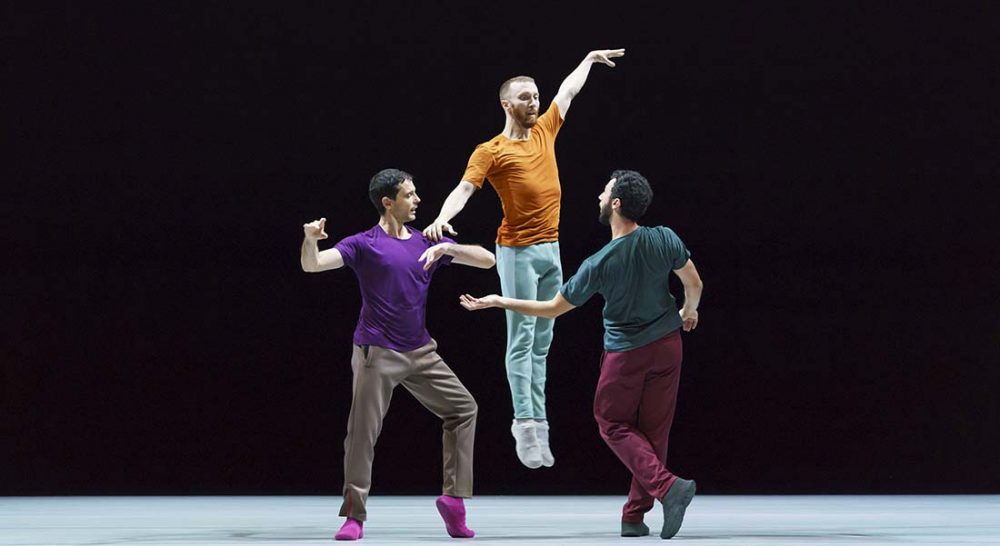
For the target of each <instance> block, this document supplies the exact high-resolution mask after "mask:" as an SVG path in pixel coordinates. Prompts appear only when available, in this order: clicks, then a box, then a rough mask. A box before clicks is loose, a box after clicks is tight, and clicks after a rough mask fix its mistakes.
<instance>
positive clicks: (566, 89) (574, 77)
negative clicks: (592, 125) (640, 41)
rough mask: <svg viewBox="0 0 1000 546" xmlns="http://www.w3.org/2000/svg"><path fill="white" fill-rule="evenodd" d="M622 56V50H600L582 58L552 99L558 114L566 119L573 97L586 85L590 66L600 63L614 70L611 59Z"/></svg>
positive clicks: (613, 63) (623, 51) (623, 52)
mask: <svg viewBox="0 0 1000 546" xmlns="http://www.w3.org/2000/svg"><path fill="white" fill-rule="evenodd" d="M624 55H625V50H624V49H601V50H597V51H591V52H590V53H588V54H587V56H586V57H584V59H583V62H581V63H580V64H579V66H577V67H576V68H575V69H573V71H572V72H570V73H569V76H566V79H565V80H563V82H562V84H561V85H560V86H559V92H558V93H556V96H555V98H553V99H552V102H555V103H556V106H558V107H559V114H560V115H561V116H562V118H563V119H566V112H569V103H571V102H573V97H575V96H576V94H577V93H579V92H580V90H581V89H583V84H585V83H587V75H589V74H590V65H592V64H594V63H602V64H606V65H608V66H610V67H612V68H614V66H615V62H614V61H612V60H611V59H614V58H616V57H622V56H624Z"/></svg>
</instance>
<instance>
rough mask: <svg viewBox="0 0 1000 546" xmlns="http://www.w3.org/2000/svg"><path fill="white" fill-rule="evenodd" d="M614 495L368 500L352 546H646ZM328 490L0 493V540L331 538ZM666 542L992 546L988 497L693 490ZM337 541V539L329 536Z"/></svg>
mask: <svg viewBox="0 0 1000 546" xmlns="http://www.w3.org/2000/svg"><path fill="white" fill-rule="evenodd" d="M622 501H623V498H622V497H559V496H552V497H542V496H533V497H514V496H509V497H508V496H504V497H489V496H482V497H476V498H475V499H472V500H471V501H469V502H468V503H467V508H468V511H469V524H470V527H471V528H473V529H475V531H476V532H477V536H476V538H474V539H471V540H456V539H451V538H448V536H447V535H446V534H445V532H444V526H443V525H442V523H441V521H440V519H439V518H438V514H437V512H436V510H435V509H434V497H406V496H400V497H396V496H379V497H372V498H371V499H370V501H369V509H368V514H369V520H368V523H367V524H366V525H365V538H364V539H362V541H361V542H360V544H363V545H368V546H372V545H376V544H437V543H441V544H444V543H451V544H455V543H456V542H477V543H486V544H490V545H500V544H518V545H528V544H543V545H544V544H652V543H654V542H655V541H660V538H659V537H658V536H655V532H656V531H658V527H659V525H660V524H661V523H662V516H661V514H660V512H659V507H657V508H655V509H654V511H653V512H651V513H650V514H649V516H647V518H646V522H647V523H648V524H649V525H650V527H651V528H653V530H654V535H653V536H649V537H643V538H621V537H619V536H618V531H619V528H618V525H619V523H618V521H619V520H618V516H619V509H620V507H621V503H622ZM338 508H339V499H338V498H335V497H0V544H3V545H8V544H17V545H44V546H61V545H66V544H74V545H75V544H81V545H82V544H85V545H101V544H114V545H119V544H124V545H129V544H135V545H140V546H158V545H171V546H193V545H197V546H208V545H219V546H230V545H257V546H260V545H265V546H266V545H272V544H283V545H310V544H334V542H333V540H332V537H333V534H334V533H335V532H336V530H337V528H338V527H339V526H340V523H341V522H342V519H341V518H339V517H337V510H338ZM673 541H675V542H676V541H682V542H689V541H690V543H691V544H696V545H698V546H702V545H704V546H707V545H711V544H781V545H783V544H915V543H919V544H1000V495H989V496H958V495H955V496H952V495H948V496H711V495H701V496H698V497H695V499H694V501H693V502H692V503H691V507H690V508H689V509H688V515H687V518H685V521H684V526H683V527H682V528H681V531H680V533H679V534H678V535H677V536H676V537H675V538H674V539H673ZM340 544H344V543H340Z"/></svg>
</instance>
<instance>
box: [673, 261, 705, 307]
mask: <svg viewBox="0 0 1000 546" xmlns="http://www.w3.org/2000/svg"><path fill="white" fill-rule="evenodd" d="M674 273H675V274H676V275H677V276H678V277H680V279H681V283H683V284H684V309H687V310H690V311H697V310H698V304H699V303H701V292H702V289H703V288H704V287H705V285H704V283H702V282H701V276H699V275H698V269H697V268H695V266H694V262H692V261H691V260H688V261H687V263H686V264H684V267H682V268H680V269H675V270H674Z"/></svg>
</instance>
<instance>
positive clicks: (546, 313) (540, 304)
mask: <svg viewBox="0 0 1000 546" xmlns="http://www.w3.org/2000/svg"><path fill="white" fill-rule="evenodd" d="M458 302H459V303H461V304H462V307H465V308H466V309H468V310H469V311H478V310H480V309H488V308H490V307H499V308H500V309H508V310H510V311H514V312H515V313H521V314H522V315H531V316H533V317H543V318H556V317H558V316H559V315H561V314H563V313H565V312H567V311H570V310H572V309H575V308H576V306H575V305H573V304H572V303H570V302H568V301H566V298H564V297H563V295H562V294H556V297H554V298H552V299H551V300H549V301H532V300H518V299H514V298H505V297H503V296H498V295H496V294H490V295H489V296H483V297H481V298H474V297H472V296H470V295H468V294H463V295H461V296H459V298H458Z"/></svg>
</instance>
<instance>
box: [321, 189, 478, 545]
mask: <svg viewBox="0 0 1000 546" xmlns="http://www.w3.org/2000/svg"><path fill="white" fill-rule="evenodd" d="M368 196H369V198H370V199H371V201H372V204H373V205H375V209H376V210H377V211H378V212H379V215H380V216H381V218H380V220H379V222H378V224H377V225H375V226H374V227H372V228H371V229H369V230H367V231H363V232H361V233H358V234H356V235H351V236H350V237H346V238H344V239H342V240H341V241H340V242H338V243H337V244H336V245H334V247H333V248H330V249H327V250H324V251H322V252H320V250H319V248H318V245H317V241H319V240H320V239H326V238H327V235H326V232H325V231H324V228H325V226H326V219H325V218H321V219H319V220H316V221H314V222H310V223H308V224H305V225H304V226H303V229H304V231H305V239H304V240H303V241H302V269H303V270H304V271H307V272H319V271H326V270H328V269H338V268H340V267H343V266H345V265H346V266H348V267H350V268H351V269H353V270H354V273H355V274H356V275H357V277H358V284H359V285H360V287H361V297H362V304H361V315H360V317H359V318H358V325H357V328H356V329H355V330H354V351H353V356H352V358H351V368H352V370H353V372H354V383H353V386H352V394H353V398H352V400H351V413H350V416H349V417H348V419H347V438H346V439H345V440H344V502H343V504H342V505H341V508H340V515H341V516H345V517H347V521H346V522H344V525H343V526H342V527H341V528H340V531H339V532H337V535H336V537H335V538H336V539H337V540H357V539H359V538H362V537H364V521H365V520H366V519H367V516H368V514H367V511H366V509H365V502H366V501H367V499H368V492H369V490H370V489H371V474H372V460H373V459H374V455H375V441H376V439H378V435H379V432H380V431H381V429H382V418H383V416H384V415H385V413H386V411H387V410H388V409H389V401H390V399H391V398H392V391H393V389H394V388H395V387H396V385H400V384H401V385H403V387H405V388H406V390H408V391H410V393H411V394H413V397H414V398H416V399H417V400H418V401H419V402H420V403H421V404H422V405H423V406H424V407H426V408H427V409H428V410H430V411H431V412H432V413H434V414H435V415H437V416H438V417H439V418H441V420H442V421H444V424H443V436H442V444H443V454H444V484H443V487H442V492H443V494H442V495H441V496H440V497H438V499H437V503H436V504H437V509H438V512H440V514H441V517H442V518H443V519H444V522H445V528H446V529H447V531H448V534H449V535H451V536H452V537H455V538H469V537H472V536H474V535H475V533H474V532H473V531H472V530H470V529H469V528H468V527H466V525H465V504H464V502H463V500H462V499H463V498H468V497H471V496H472V447H473V441H474V439H475V432H476V411H477V407H476V401H475V400H474V399H473V398H472V395H471V394H469V391H468V390H466V388H465V386H464V385H462V382H461V381H459V380H458V378H457V377H456V376H455V373H454V372H453V371H452V370H451V368H449V367H448V366H447V365H446V364H445V363H444V361H443V360H442V359H441V357H440V356H438V354H437V342H435V341H434V340H433V339H432V338H431V336H430V334H429V333H428V332H427V328H426V325H425V315H426V308H427V289H428V286H429V285H430V281H431V276H432V275H433V274H434V272H435V271H437V269H438V267H440V266H442V265H448V264H450V263H456V264H461V265H471V266H473V267H479V268H482V269H489V268H491V267H493V265H494V264H495V263H496V260H495V259H494V256H493V253H492V252H490V251H488V250H486V249H484V248H482V247H479V246H474V245H460V244H457V243H455V241H453V240H451V239H448V238H444V239H443V240H442V241H441V242H439V243H434V242H432V241H430V240H428V239H427V238H426V237H424V236H423V235H422V234H421V233H420V232H419V231H417V230H415V229H413V228H410V227H408V226H406V223H407V222H411V221H413V220H414V219H415V218H416V212H417V205H418V204H419V203H420V198H419V197H417V190H416V187H415V186H414V185H413V176H412V175H410V174H408V173H405V172H403V171H400V170H397V169H385V170H382V171H379V173H378V174H376V175H375V176H374V177H372V180H371V184H370V185H369V186H368Z"/></svg>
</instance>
